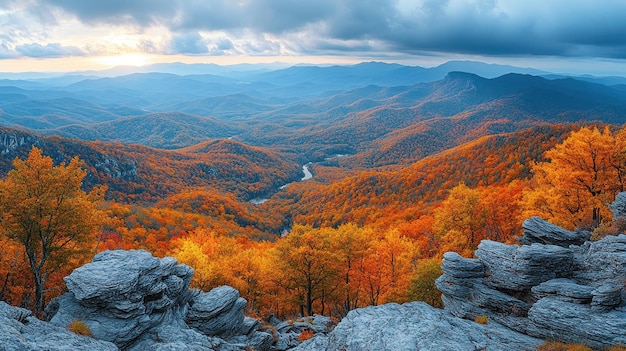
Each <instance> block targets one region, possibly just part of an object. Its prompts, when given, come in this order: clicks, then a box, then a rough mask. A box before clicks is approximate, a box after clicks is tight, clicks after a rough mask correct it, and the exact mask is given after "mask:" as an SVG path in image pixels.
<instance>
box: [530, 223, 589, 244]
mask: <svg viewBox="0 0 626 351" xmlns="http://www.w3.org/2000/svg"><path fill="white" fill-rule="evenodd" d="M522 228H524V234H523V236H522V237H521V238H520V239H519V242H520V244H522V245H531V244H534V243H539V244H549V245H557V246H563V247H569V246H570V245H580V244H582V243H584V242H585V241H587V240H589V237H590V236H591V233H590V232H586V231H580V232H570V231H569V230H565V229H563V228H561V227H559V226H556V225H554V224H552V223H549V222H547V221H545V220H543V219H541V218H539V217H536V216H535V217H531V218H529V219H527V220H525V221H524V223H522Z"/></svg>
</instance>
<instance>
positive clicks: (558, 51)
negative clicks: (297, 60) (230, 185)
mask: <svg viewBox="0 0 626 351" xmlns="http://www.w3.org/2000/svg"><path fill="white" fill-rule="evenodd" d="M16 7H17V8H20V9H22V10H24V11H30V12H31V14H30V15H29V16H25V15H24V16H21V18H41V16H43V15H42V13H44V12H45V11H48V12H46V13H50V12H51V13H53V16H52V18H51V19H49V20H47V21H48V22H47V23H46V24H45V26H48V27H51V28H54V26H55V23H56V22H60V21H62V20H63V19H64V18H67V17H68V16H70V17H71V18H75V19H77V20H79V21H81V22H82V24H83V25H84V26H86V27H102V26H112V27H115V26H117V27H119V28H134V29H133V30H134V31H135V32H136V33H137V36H138V39H137V40H136V42H137V43H138V44H137V47H138V48H139V49H141V50H145V51H146V52H152V53H183V54H196V55H197V54H208V55H210V54H215V53H217V54H219V53H222V54H242V55H246V54H254V55H256V54H270V53H276V52H278V53H282V52H285V51H287V52H289V53H290V54H298V53H307V54H317V55H324V54H328V53H332V54H337V55H340V54H341V52H342V51H344V50H345V52H346V53H350V52H355V51H362V52H368V51H369V52H372V53H374V54H375V53H385V54H387V53H390V52H396V53H403V54H423V53H435V54H438V53H442V54H445V53H448V54H469V55H490V56H522V57H523V56H533V55H538V56H567V57H605V58H620V59H621V58H626V50H625V49H626V35H624V33H626V21H624V18H626V2H624V1H623V0H603V1H571V0H550V1H545V0H525V1H519V0H316V1H311V0H241V1H235V0H211V1H205V0H107V1H85V0H24V1H21V2H17V1H13V0H0V22H1V18H2V16H1V13H2V9H3V8H5V9H9V8H16ZM44 10H45V11H44ZM12 18H13V17H12ZM41 21H44V20H43V19H41ZM56 25H57V26H60V25H59V24H58V23H57V24H56ZM129 26H130V27H129ZM26 27H27V23H26V22H25V21H24V23H23V26H22V27H20V28H26ZM3 28H7V27H5V26H3ZM11 28H12V29H13V30H14V32H17V33H22V32H23V30H22V31H19V30H18V29H16V28H18V27H15V26H14V27H11ZM150 28H163V29H164V30H165V31H167V35H166V36H165V37H164V38H169V42H165V41H164V40H166V39H163V38H159V39H154V38H150V37H148V36H147V35H145V33H146V32H147V31H149V30H150ZM190 33H192V34H190ZM216 33H218V34H219V36H221V37H223V38H226V40H228V42H229V43H230V44H229V45H230V46H229V47H228V48H226V47H224V48H221V47H220V45H217V44H215V42H214V41H213V39H214V38H213V37H214V36H215V35H217V34H216ZM250 33H254V36H251V35H250ZM39 35H40V36H42V35H41V33H39ZM141 35H144V36H143V37H141ZM252 37H254V38H252ZM251 38H252V39H251ZM299 39H301V40H300V41H298V40H299ZM46 40H48V41H46ZM50 41H52V42H62V41H61V40H59V39H58V38H55V37H52V38H45V37H42V38H41V42H43V43H46V42H50ZM26 42H38V41H36V40H34V38H33V36H32V35H31V37H30V41H26ZM224 43H227V42H226V41H224ZM90 44H91V43H90ZM42 45H43V44H42ZM85 45H87V44H85ZM43 46H44V47H45V46H46V45H43ZM248 50H249V51H248Z"/></svg>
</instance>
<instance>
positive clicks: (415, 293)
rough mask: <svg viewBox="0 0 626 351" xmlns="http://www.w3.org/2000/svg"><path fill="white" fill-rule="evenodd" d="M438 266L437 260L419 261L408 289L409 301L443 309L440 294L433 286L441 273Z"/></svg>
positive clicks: (439, 262) (439, 263)
mask: <svg viewBox="0 0 626 351" xmlns="http://www.w3.org/2000/svg"><path fill="white" fill-rule="evenodd" d="M440 266H441V261H440V260H439V259H437V258H429V259H426V260H420V261H419V262H418V263H417V269H416V270H415V276H414V277H413V280H412V281H411V287H410V288H409V294H408V295H409V299H411V300H413V301H424V302H426V303H427V304H429V305H431V306H433V307H438V308H443V301H441V293H440V292H439V290H438V289H437V286H435V280H436V279H437V278H439V277H440V276H441V274H442V273H443V272H442V271H441V267H440Z"/></svg>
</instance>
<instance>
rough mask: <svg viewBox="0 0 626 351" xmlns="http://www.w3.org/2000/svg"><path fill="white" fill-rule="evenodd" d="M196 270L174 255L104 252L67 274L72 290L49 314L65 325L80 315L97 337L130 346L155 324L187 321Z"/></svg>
mask: <svg viewBox="0 0 626 351" xmlns="http://www.w3.org/2000/svg"><path fill="white" fill-rule="evenodd" d="M192 275H193V270H192V269H191V268H189V267H187V266H185V265H178V262H177V261H176V260H175V259H173V258H166V259H163V260H159V259H158V258H155V257H153V256H152V255H151V254H150V253H148V252H146V251H143V250H131V251H122V250H116V251H104V252H102V253H99V254H98V255H96V256H95V257H94V259H93V261H92V262H91V263H88V264H86V265H84V266H82V267H80V268H77V269H75V270H74V271H73V272H72V274H70V275H69V276H67V277H65V279H64V280H65V282H66V284H67V287H68V289H69V291H70V292H69V293H67V294H65V295H63V296H61V297H59V298H58V299H56V300H55V301H53V303H51V306H50V308H48V309H47V312H48V313H47V314H48V315H50V316H51V319H50V322H51V323H53V324H55V325H58V326H61V327H66V326H67V325H69V323H71V322H72V321H74V320H81V321H83V322H84V323H85V324H87V326H88V327H89V328H90V330H91V331H92V333H93V335H94V337H95V338H98V339H101V340H106V341H110V342H113V343H115V344H116V345H118V346H119V347H121V348H127V347H130V346H131V345H132V344H133V343H134V342H135V341H136V340H137V339H138V338H139V337H140V336H141V335H142V334H143V333H145V332H146V331H147V330H148V329H150V328H154V327H157V326H160V325H163V324H171V325H179V322H178V321H182V320H184V316H185V315H186V313H187V307H188V306H187V303H188V301H189V299H190V298H191V296H192V294H191V293H190V292H189V291H188V288H189V285H188V284H189V281H190V280H191V277H192Z"/></svg>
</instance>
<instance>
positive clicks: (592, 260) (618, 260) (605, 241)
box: [572, 234, 626, 286]
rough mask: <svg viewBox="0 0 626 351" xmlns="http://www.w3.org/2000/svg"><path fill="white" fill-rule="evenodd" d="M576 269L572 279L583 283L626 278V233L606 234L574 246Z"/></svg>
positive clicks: (608, 281) (597, 284)
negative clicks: (595, 239)
mask: <svg viewBox="0 0 626 351" xmlns="http://www.w3.org/2000/svg"><path fill="white" fill-rule="evenodd" d="M574 253H575V264H576V269H575V270H574V271H573V272H572V279H574V280H576V281H577V282H582V283H584V284H585V285H591V286H600V285H602V284H604V283H611V282H614V281H615V280H617V281H620V280H626V235H624V234H620V235H618V236H607V237H604V238H602V239H601V240H598V241H593V242H591V241H590V242H586V243H585V244H584V245H581V246H580V247H578V248H576V249H575V250H574Z"/></svg>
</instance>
